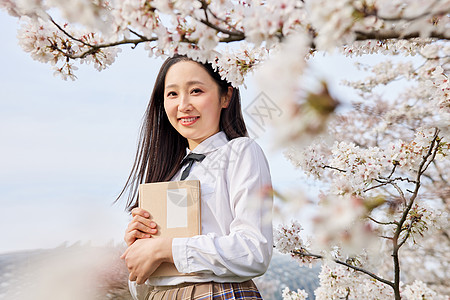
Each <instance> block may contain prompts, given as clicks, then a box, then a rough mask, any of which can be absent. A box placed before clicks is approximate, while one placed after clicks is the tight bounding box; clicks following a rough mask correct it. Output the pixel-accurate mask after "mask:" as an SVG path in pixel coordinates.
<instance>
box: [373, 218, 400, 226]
mask: <svg viewBox="0 0 450 300" xmlns="http://www.w3.org/2000/svg"><path fill="white" fill-rule="evenodd" d="M367 218H368V219H370V220H371V221H373V222H375V223H377V224H380V225H398V222H395V221H393V222H381V221H378V220H375V219H374V218H372V217H370V216H369V217H367Z"/></svg>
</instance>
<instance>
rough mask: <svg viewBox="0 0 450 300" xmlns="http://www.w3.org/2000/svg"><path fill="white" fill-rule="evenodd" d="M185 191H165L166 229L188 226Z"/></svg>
mask: <svg viewBox="0 0 450 300" xmlns="http://www.w3.org/2000/svg"><path fill="white" fill-rule="evenodd" d="M187 204H188V201H187V189H168V190H167V228H178V227H187V226H188V209H187V207H188V205H187Z"/></svg>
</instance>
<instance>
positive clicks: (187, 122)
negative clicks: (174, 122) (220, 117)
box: [179, 117, 200, 126]
mask: <svg viewBox="0 0 450 300" xmlns="http://www.w3.org/2000/svg"><path fill="white" fill-rule="evenodd" d="M199 118H200V117H189V118H180V120H179V121H180V123H181V125H184V126H190V125H192V124H194V123H195V122H197V120H198V119H199Z"/></svg>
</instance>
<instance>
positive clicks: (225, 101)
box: [222, 86, 233, 108]
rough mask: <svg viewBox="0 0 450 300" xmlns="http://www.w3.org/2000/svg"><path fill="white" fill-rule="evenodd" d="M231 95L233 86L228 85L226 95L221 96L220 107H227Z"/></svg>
mask: <svg viewBox="0 0 450 300" xmlns="http://www.w3.org/2000/svg"><path fill="white" fill-rule="evenodd" d="M232 96H233V87H232V86H229V87H228V91H227V93H226V95H224V96H223V97H222V108H227V107H228V105H230V101H231V97H232Z"/></svg>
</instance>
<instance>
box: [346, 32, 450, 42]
mask: <svg viewBox="0 0 450 300" xmlns="http://www.w3.org/2000/svg"><path fill="white" fill-rule="evenodd" d="M355 34H356V40H357V41H366V40H391V39H398V40H408V39H413V38H420V37H421V36H420V33H419V32H411V33H409V34H402V33H401V32H398V31H395V30H386V31H371V32H363V31H355ZM427 37H428V38H435V39H441V40H449V39H450V35H449V34H448V33H441V32H434V31H433V32H431V33H430V34H429V36H427Z"/></svg>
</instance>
